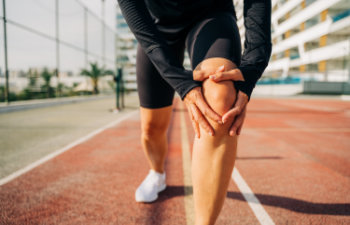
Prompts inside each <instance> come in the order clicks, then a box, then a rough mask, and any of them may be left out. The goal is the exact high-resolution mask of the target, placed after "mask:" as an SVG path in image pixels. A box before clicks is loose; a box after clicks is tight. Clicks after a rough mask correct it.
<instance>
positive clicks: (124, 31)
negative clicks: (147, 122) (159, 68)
mask: <svg viewBox="0 0 350 225" xmlns="http://www.w3.org/2000/svg"><path fill="white" fill-rule="evenodd" d="M116 19H117V40H116V41H117V43H116V48H117V50H116V51H117V64H118V67H122V68H123V79H124V82H125V83H124V84H125V88H126V89H127V90H136V89H137V84H136V47H137V42H136V39H135V37H134V35H133V33H132V32H131V31H130V29H129V27H128V25H127V23H126V22H125V19H124V17H123V15H122V13H121V10H120V8H119V6H118V7H117V15H116Z"/></svg>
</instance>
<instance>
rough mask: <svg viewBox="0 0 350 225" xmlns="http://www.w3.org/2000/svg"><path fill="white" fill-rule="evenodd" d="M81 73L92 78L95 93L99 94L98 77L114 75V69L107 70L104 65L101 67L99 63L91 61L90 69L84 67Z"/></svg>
mask: <svg viewBox="0 0 350 225" xmlns="http://www.w3.org/2000/svg"><path fill="white" fill-rule="evenodd" d="M80 74H81V75H84V76H88V77H90V78H91V80H92V84H93V86H94V94H98V93H99V90H98V79H99V78H100V77H102V76H105V75H114V73H113V71H112V70H106V69H105V68H104V67H99V66H98V63H97V62H95V63H90V70H87V69H82V70H81V72H80Z"/></svg>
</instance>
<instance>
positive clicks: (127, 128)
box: [0, 99, 350, 225]
mask: <svg viewBox="0 0 350 225" xmlns="http://www.w3.org/2000/svg"><path fill="white" fill-rule="evenodd" d="M180 104H181V103H179V102H178V101H176V107H175V110H174V114H173V120H172V123H171V127H170V132H169V153H168V158H167V164H166V171H167V183H168V188H167V189H166V190H165V191H163V192H162V193H161V194H160V198H159V199H158V201H156V202H155V203H153V204H142V203H136V202H135V201H134V191H135V189H136V188H137V186H138V185H139V184H140V182H141V181H142V180H143V178H144V177H145V176H146V174H147V173H148V169H149V168H148V165H147V162H146V160H145V158H144V155H143V151H142V148H141V144H140V121H139V115H137V116H135V117H133V118H131V119H128V120H127V121H124V122H122V123H121V124H119V125H118V126H115V127H113V128H110V129H107V130H105V131H103V132H102V133H100V134H98V135H97V136H95V137H93V138H91V139H89V140H88V141H86V142H84V143H82V144H80V145H78V146H76V147H74V148H72V149H71V150H69V151H67V152H65V153H63V154H62V155H59V156H58V157H56V158H55V159H53V160H51V161H49V162H47V163H45V164H43V165H41V166H39V167H37V168H35V169H34V170H32V171H30V172H28V173H26V174H24V175H22V176H21V177H19V178H17V179H15V180H13V181H11V182H9V183H7V184H5V185H3V186H1V187H0V223H1V224H186V218H185V208H184V193H185V192H184V186H183V185H184V183H183V169H182V163H183V162H182V154H181V136H180V129H181V127H180V117H179V116H180V113H183V111H182V109H181V108H182V107H180ZM186 118H187V127H188V130H189V131H190V134H189V136H190V140H192V139H193V130H192V127H191V125H190V122H189V120H188V117H187V116H186ZM236 167H237V168H238V170H239V172H240V173H241V175H242V176H243V178H244V179H245V181H246V183H247V184H248V185H249V186H250V188H251V189H252V191H253V192H254V193H255V195H256V197H257V198H258V199H259V201H260V202H261V204H262V206H263V207H264V209H265V210H266V211H267V213H268V214H269V215H270V216H271V218H272V220H273V221H274V222H275V224H283V225H285V224H350V194H349V190H350V102H344V101H338V100H302V99H298V100H296V99H274V100H271V99H252V100H251V102H250V103H249V106H248V114H247V118H246V122H245V125H244V128H243V130H242V134H241V136H240V137H239V144H238V159H237V161H236ZM217 224H219V225H221V224H249V225H251V224H259V222H258V220H257V219H256V217H255V215H254V213H253V212H252V210H251V209H250V207H249V205H248V204H247V202H246V200H245V199H244V197H243V196H242V194H241V193H240V191H239V190H238V188H237V186H236V184H235V183H234V182H233V181H232V182H231V184H230V186H229V192H228V195H227V199H226V201H225V205H224V208H223V210H222V212H221V215H220V217H219V219H218V221H217Z"/></svg>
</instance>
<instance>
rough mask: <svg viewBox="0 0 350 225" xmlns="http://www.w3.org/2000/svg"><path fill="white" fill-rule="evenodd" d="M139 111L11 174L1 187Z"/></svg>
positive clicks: (3, 179) (1, 181)
mask: <svg viewBox="0 0 350 225" xmlns="http://www.w3.org/2000/svg"><path fill="white" fill-rule="evenodd" d="M137 111H138V110H135V111H132V112H130V113H127V114H126V115H124V116H122V117H120V118H119V119H117V120H115V121H113V122H111V123H108V124H107V125H105V126H103V127H101V128H99V129H97V130H95V131H93V132H91V133H89V134H88V135H86V136H84V137H82V138H79V139H78V140H76V141H74V142H72V143H70V144H68V145H66V146H65V147H63V148H61V149H58V150H56V151H54V152H52V153H50V154H48V155H46V156H45V157H43V158H41V159H39V160H37V161H35V162H33V163H31V164H29V165H27V166H26V167H24V168H22V169H19V170H17V171H16V172H14V173H12V174H10V175H8V176H6V177H4V178H2V179H0V186H1V185H4V184H6V183H8V182H10V181H11V180H13V179H15V178H17V177H19V176H21V175H23V174H25V173H27V172H28V171H30V170H32V169H34V168H35V167H37V166H39V165H41V164H43V163H45V162H47V161H49V160H50V159H53V158H55V157H56V156H58V155H59V154H62V153H63V152H65V151H67V150H69V149H71V148H73V147H75V146H77V145H79V144H81V143H83V142H85V141H87V140H89V139H90V138H92V137H94V136H95V135H97V134H99V133H101V132H102V131H104V130H106V129H108V128H110V127H113V126H115V125H117V124H119V123H121V122H122V121H124V120H126V119H128V118H129V117H131V116H133V115H134V114H136V112H137Z"/></svg>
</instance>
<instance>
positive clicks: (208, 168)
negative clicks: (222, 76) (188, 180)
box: [192, 58, 237, 225]
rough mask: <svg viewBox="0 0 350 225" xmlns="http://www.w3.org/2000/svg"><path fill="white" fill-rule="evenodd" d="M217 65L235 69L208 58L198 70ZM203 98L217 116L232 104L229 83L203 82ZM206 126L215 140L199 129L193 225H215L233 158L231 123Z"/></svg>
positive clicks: (233, 97)
mask: <svg viewBox="0 0 350 225" xmlns="http://www.w3.org/2000/svg"><path fill="white" fill-rule="evenodd" d="M221 65H225V69H226V70H230V69H233V68H235V67H236V66H235V64H234V63H232V62H231V61H229V60H227V59H224V58H210V59H206V60H204V61H203V62H202V63H201V69H202V70H210V71H215V70H216V69H217V68H218V67H220V66H221ZM203 94H204V97H205V99H206V100H207V102H208V104H209V105H210V106H211V107H212V109H213V110H214V111H216V112H217V113H219V114H221V115H223V114H224V113H225V112H227V111H228V110H229V109H230V108H232V106H233V104H234V102H235V100H236V90H235V88H234V85H233V82H232V81H224V82H220V83H215V82H213V81H211V80H209V79H208V80H205V81H204V82H203ZM209 122H210V124H211V125H212V126H213V128H214V130H215V136H213V137H212V136H210V135H208V134H207V133H206V132H205V131H204V130H203V129H201V130H200V132H201V133H200V136H201V137H200V139H198V138H196V139H195V141H194V145H193V155H192V180H193V197H194V207H195V214H196V215H195V220H196V225H208V224H215V221H216V219H217V217H218V215H219V213H220V211H221V208H222V206H223V203H224V200H225V197H226V193H227V188H228V184H229V181H230V177H231V174H232V171H233V167H234V163H235V158H236V150H237V136H233V137H232V136H229V134H228V132H229V129H230V126H231V125H232V122H233V121H227V122H226V123H225V124H224V125H219V124H217V123H216V122H214V121H210V120H209Z"/></svg>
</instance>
